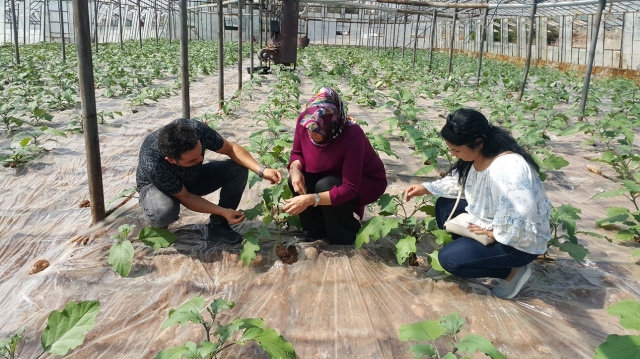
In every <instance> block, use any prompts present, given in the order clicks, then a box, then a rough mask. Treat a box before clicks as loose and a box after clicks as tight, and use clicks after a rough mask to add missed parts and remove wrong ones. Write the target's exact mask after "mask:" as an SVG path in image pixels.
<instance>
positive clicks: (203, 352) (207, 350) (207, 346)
mask: <svg viewBox="0 0 640 359" xmlns="http://www.w3.org/2000/svg"><path fill="white" fill-rule="evenodd" d="M216 349H218V343H211V342H209V341H206V340H205V341H203V342H202V343H200V348H198V354H199V355H200V357H201V358H206V357H207V355H209V354H211V353H213V352H215V351H216Z"/></svg>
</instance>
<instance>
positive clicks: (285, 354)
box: [240, 328, 296, 359]
mask: <svg viewBox="0 0 640 359" xmlns="http://www.w3.org/2000/svg"><path fill="white" fill-rule="evenodd" d="M240 340H242V341H249V340H251V341H255V342H257V343H258V345H260V347H261V348H262V349H264V350H265V351H266V352H267V353H269V357H271V358H283V359H295V358H296V351H295V350H294V349H293V345H291V343H289V342H288V341H287V340H285V339H284V338H283V337H282V335H280V334H278V332H276V331H275V330H273V329H271V328H266V329H263V328H249V329H247V330H245V332H244V334H243V335H242V338H241V339H240Z"/></svg>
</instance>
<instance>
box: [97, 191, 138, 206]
mask: <svg viewBox="0 0 640 359" xmlns="http://www.w3.org/2000/svg"><path fill="white" fill-rule="evenodd" d="M137 190H138V189H137V188H136V186H133V187H129V188H125V189H124V190H122V192H120V193H119V194H118V195H117V196H115V197H113V198H111V199H109V200H108V201H107V203H105V207H109V205H110V204H111V203H113V202H115V201H116V200H118V199H119V198H124V197H129V195H131V194H132V193H134V192H135V191H137Z"/></svg>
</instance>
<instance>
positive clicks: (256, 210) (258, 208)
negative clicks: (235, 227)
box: [242, 202, 263, 221]
mask: <svg viewBox="0 0 640 359" xmlns="http://www.w3.org/2000/svg"><path fill="white" fill-rule="evenodd" d="M262 208H263V206H262V202H261V203H258V204H256V205H255V206H254V207H253V208H251V209H245V210H243V211H242V212H243V213H244V215H245V217H247V219H248V220H250V221H252V220H254V219H256V218H257V217H258V216H260V215H262Z"/></svg>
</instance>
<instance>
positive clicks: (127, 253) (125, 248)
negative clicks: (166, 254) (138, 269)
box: [107, 224, 178, 277]
mask: <svg viewBox="0 0 640 359" xmlns="http://www.w3.org/2000/svg"><path fill="white" fill-rule="evenodd" d="M135 227H136V226H135V225H128V224H123V225H121V226H120V227H118V234H116V235H113V236H111V238H112V239H113V240H114V243H113V245H112V246H111V249H109V258H108V260H107V262H108V263H109V265H111V268H113V270H114V271H115V272H116V273H118V274H120V275H121V276H122V277H127V276H128V275H129V272H131V266H132V265H133V254H134V251H133V244H132V243H131V241H130V240H129V236H130V235H131V232H133V230H134V228H135ZM177 238H178V237H177V236H176V235H175V234H173V233H171V231H169V230H168V229H163V228H152V227H145V228H143V229H142V230H141V231H140V234H139V236H138V240H139V241H140V242H142V243H144V244H146V245H147V246H149V247H151V248H152V249H154V250H158V249H160V248H167V247H169V246H170V245H171V244H172V243H173V242H175V241H176V239H177Z"/></svg>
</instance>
